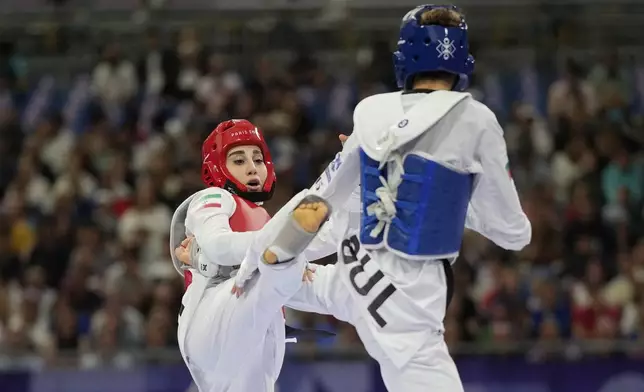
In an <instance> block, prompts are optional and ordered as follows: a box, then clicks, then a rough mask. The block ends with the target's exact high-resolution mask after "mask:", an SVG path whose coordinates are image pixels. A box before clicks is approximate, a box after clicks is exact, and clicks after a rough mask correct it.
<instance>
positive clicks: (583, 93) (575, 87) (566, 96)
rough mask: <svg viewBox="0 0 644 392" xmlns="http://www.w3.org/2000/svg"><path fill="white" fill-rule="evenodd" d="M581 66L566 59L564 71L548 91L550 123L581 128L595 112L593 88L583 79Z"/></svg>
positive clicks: (595, 103)
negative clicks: (568, 124)
mask: <svg viewBox="0 0 644 392" xmlns="http://www.w3.org/2000/svg"><path fill="white" fill-rule="evenodd" d="M583 76H584V75H583V69H582V67H581V65H580V64H579V63H578V62H577V61H575V60H573V59H568V61H567V62H566V65H565V71H564V74H563V76H562V78H560V79H559V80H557V81H556V82H555V83H553V84H552V85H551V86H550V90H549V91H548V118H549V119H550V121H551V123H553V124H559V123H560V121H561V120H564V121H567V122H569V123H570V124H571V125H572V126H573V127H574V129H579V128H580V127H583V126H584V125H585V124H587V122H588V121H589V120H590V119H591V118H592V117H593V116H594V115H595V113H596V112H597V95H596V92H595V89H594V87H593V86H592V84H590V83H589V82H587V81H585V80H584V79H583Z"/></svg>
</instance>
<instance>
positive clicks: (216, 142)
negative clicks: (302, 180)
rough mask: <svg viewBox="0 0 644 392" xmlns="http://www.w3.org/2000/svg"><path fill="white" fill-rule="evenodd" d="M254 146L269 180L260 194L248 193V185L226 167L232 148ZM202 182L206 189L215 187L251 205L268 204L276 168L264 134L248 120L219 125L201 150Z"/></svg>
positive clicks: (229, 121) (225, 122)
mask: <svg viewBox="0 0 644 392" xmlns="http://www.w3.org/2000/svg"><path fill="white" fill-rule="evenodd" d="M243 145H255V146H257V147H259V148H260V150H261V151H262V154H263V155H264V164H265V165H266V171H267V176H266V181H264V186H263V188H262V191H261V192H249V191H248V188H247V187H246V184H242V183H240V182H239V181H237V180H236V179H235V177H233V176H232V175H231V174H230V172H229V171H228V169H227V168H226V154H228V151H230V149H231V148H233V147H236V146H243ZM201 162H202V164H201V180H202V181H203V183H204V184H205V185H206V186H214V187H219V188H223V189H226V190H227V191H229V192H231V193H233V194H236V195H238V196H241V197H243V198H244V199H246V200H248V201H252V202H261V201H266V200H268V199H270V198H271V196H273V191H274V190H275V168H274V166H273V160H272V159H271V153H270V151H268V145H267V144H266V141H265V140H264V135H263V134H262V131H260V130H259V128H257V127H256V126H255V125H253V124H252V123H251V122H250V121H248V120H228V121H224V122H222V123H220V124H219V125H217V128H215V129H214V130H213V131H212V132H211V133H210V135H208V137H207V138H206V140H205V141H204V142H203V145H202V147H201Z"/></svg>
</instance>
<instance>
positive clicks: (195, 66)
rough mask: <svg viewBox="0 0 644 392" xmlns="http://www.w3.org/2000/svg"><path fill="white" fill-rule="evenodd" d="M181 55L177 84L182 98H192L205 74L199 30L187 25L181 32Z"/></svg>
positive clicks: (179, 45) (179, 51)
mask: <svg viewBox="0 0 644 392" xmlns="http://www.w3.org/2000/svg"><path fill="white" fill-rule="evenodd" d="M177 53H178V55H179V63H180V65H179V74H178V79H177V85H178V87H179V91H180V94H179V95H180V97H181V99H182V100H188V101H189V100H192V99H193V98H194V97H195V92H196V91H197V86H198V83H199V80H200V79H201V76H202V75H203V70H204V67H203V56H204V52H203V48H202V46H201V42H200V40H199V37H198V34H197V30H195V29H194V28H191V27H186V28H184V29H183V30H181V32H180V34H179V44H178V46H177Z"/></svg>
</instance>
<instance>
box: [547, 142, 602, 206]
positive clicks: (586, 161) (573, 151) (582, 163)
mask: <svg viewBox="0 0 644 392" xmlns="http://www.w3.org/2000/svg"><path fill="white" fill-rule="evenodd" d="M595 165H596V158H595V155H594V153H593V152H592V150H590V148H589V144H588V141H587V140H586V138H585V137H584V136H582V135H576V136H573V137H572V138H571V139H570V140H569V141H568V142H567V143H566V144H565V148H564V150H563V151H558V152H556V153H555V154H554V156H553V158H552V165H551V176H552V181H553V182H554V185H555V197H556V199H557V201H558V202H560V203H563V202H565V200H566V199H567V198H568V194H569V192H570V190H571V186H572V184H573V183H574V182H575V181H577V180H579V179H582V178H583V177H584V176H586V175H587V174H590V173H591V172H592V170H594V169H595Z"/></svg>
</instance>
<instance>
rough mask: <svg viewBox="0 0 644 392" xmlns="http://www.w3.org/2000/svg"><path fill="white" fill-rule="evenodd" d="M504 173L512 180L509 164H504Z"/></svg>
mask: <svg viewBox="0 0 644 392" xmlns="http://www.w3.org/2000/svg"><path fill="white" fill-rule="evenodd" d="M505 171H506V172H508V176H509V177H510V178H512V172H511V171H510V162H508V163H506V164H505Z"/></svg>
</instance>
